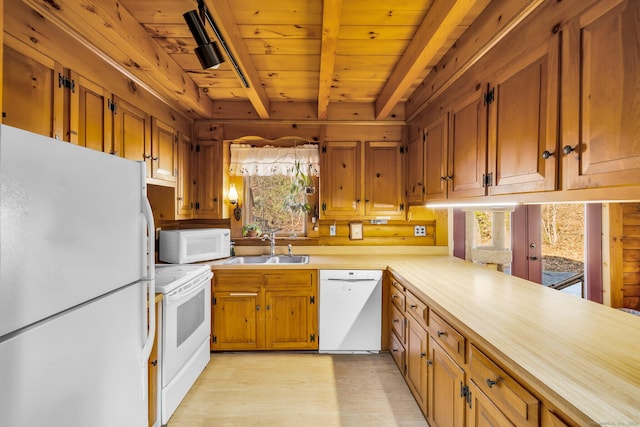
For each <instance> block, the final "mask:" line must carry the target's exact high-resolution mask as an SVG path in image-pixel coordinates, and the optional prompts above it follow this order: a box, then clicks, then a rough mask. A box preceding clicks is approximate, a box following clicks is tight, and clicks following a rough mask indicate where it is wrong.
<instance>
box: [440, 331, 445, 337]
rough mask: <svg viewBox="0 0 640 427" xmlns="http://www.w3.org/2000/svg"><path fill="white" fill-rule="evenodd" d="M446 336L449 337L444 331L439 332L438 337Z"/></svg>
mask: <svg viewBox="0 0 640 427" xmlns="http://www.w3.org/2000/svg"><path fill="white" fill-rule="evenodd" d="M445 335H447V333H446V332H444V331H438V336H439V337H443V336H445Z"/></svg>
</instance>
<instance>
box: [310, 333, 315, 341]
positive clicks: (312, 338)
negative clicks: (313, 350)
mask: <svg viewBox="0 0 640 427" xmlns="http://www.w3.org/2000/svg"><path fill="white" fill-rule="evenodd" d="M309 341H311V342H316V334H311V335H310V336H309Z"/></svg>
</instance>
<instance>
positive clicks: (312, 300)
mask: <svg viewBox="0 0 640 427" xmlns="http://www.w3.org/2000/svg"><path fill="white" fill-rule="evenodd" d="M315 303H316V296H315V295H311V296H310V297H309V304H315Z"/></svg>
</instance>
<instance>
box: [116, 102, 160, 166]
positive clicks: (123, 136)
mask: <svg viewBox="0 0 640 427" xmlns="http://www.w3.org/2000/svg"><path fill="white" fill-rule="evenodd" d="M113 105H114V114H113V151H114V152H113V154H115V155H116V156H119V157H124V158H125V159H129V160H133V161H141V160H144V161H145V162H146V165H147V177H149V176H151V119H150V117H149V114H147V113H146V112H145V111H144V110H142V109H141V108H138V107H136V106H135V105H133V104H131V103H129V102H127V101H125V100H124V99H122V98H120V97H118V96H116V95H114V96H113Z"/></svg>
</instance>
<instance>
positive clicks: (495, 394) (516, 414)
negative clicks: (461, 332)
mask: <svg viewBox="0 0 640 427" xmlns="http://www.w3.org/2000/svg"><path fill="white" fill-rule="evenodd" d="M470 349H471V351H470V354H469V377H470V380H471V381H470V382H472V383H475V386H476V388H477V389H479V391H481V392H482V394H484V396H483V400H484V397H486V399H487V400H488V401H489V402H491V404H492V405H489V404H488V403H487V404H486V405H485V406H486V407H487V411H489V413H491V414H493V416H494V417H496V419H497V418H498V415H497V414H496V411H495V410H494V407H495V408H497V411H498V412H500V413H501V414H502V415H504V417H506V419H508V420H509V421H510V422H511V423H513V424H514V425H518V426H531V427H533V426H538V425H539V423H540V401H539V400H538V399H537V398H536V397H535V396H533V395H532V394H531V393H529V392H528V391H527V390H526V389H525V388H524V387H522V386H521V385H520V384H519V383H518V382H517V381H516V380H515V379H514V378H513V377H512V376H511V375H509V374H508V373H507V372H505V371H504V370H503V369H502V368H500V367H499V366H498V365H497V364H496V363H495V362H493V361H492V360H491V359H490V358H489V357H488V356H487V355H485V354H484V353H483V352H482V351H480V350H479V349H478V348H477V347H476V346H475V345H473V344H472V345H471V346H470ZM470 392H471V396H472V399H477V397H475V398H474V397H473V396H474V392H473V390H471V388H470ZM477 394H478V395H479V394H480V393H477ZM470 409H471V410H473V409H474V406H473V403H472V404H471V408H470ZM470 419H472V420H473V418H470ZM472 425H474V424H472ZM479 425H482V424H479ZM498 425H502V424H498Z"/></svg>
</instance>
